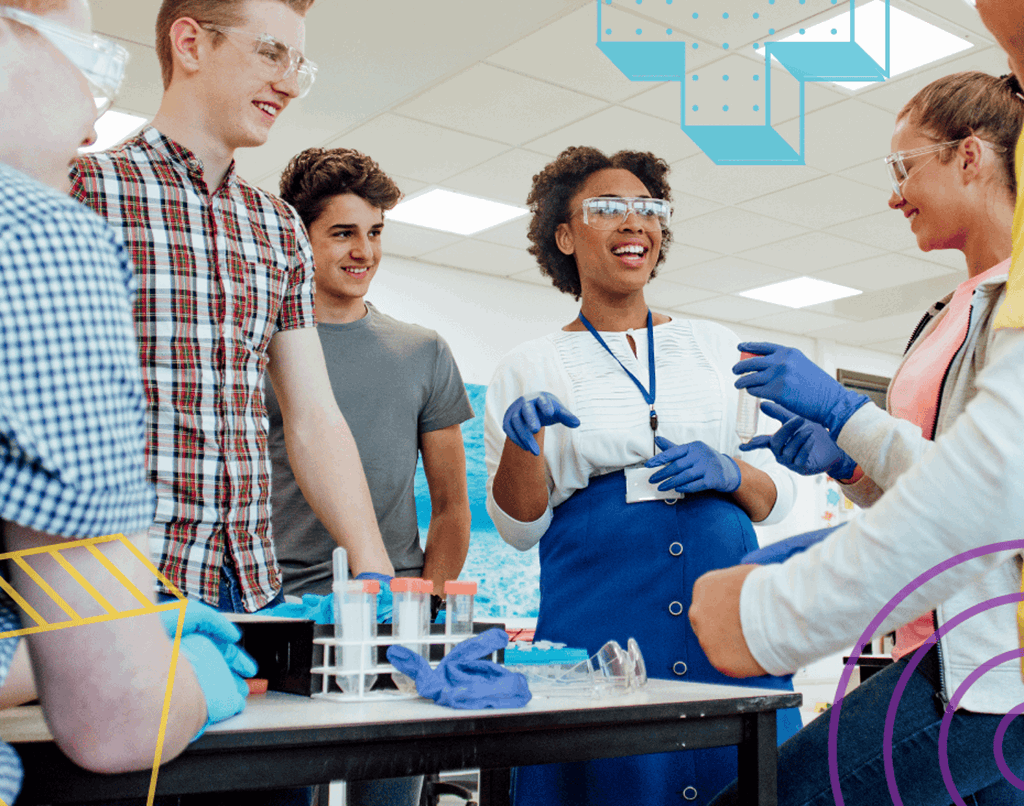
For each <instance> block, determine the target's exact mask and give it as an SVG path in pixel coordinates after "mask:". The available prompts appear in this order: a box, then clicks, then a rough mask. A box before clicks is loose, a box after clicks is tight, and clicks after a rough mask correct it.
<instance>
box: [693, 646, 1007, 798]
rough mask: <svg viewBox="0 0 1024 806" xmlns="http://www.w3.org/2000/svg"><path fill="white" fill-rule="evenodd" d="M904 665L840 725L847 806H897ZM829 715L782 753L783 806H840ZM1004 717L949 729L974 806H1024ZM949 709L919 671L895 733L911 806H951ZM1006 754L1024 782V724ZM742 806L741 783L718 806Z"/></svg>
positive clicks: (962, 716)
mask: <svg viewBox="0 0 1024 806" xmlns="http://www.w3.org/2000/svg"><path fill="white" fill-rule="evenodd" d="M908 662H909V658H904V659H902V660H900V661H898V662H897V663H894V664H893V665H892V666H889V667H887V668H886V669H884V670H883V671H881V672H878V673H877V674H874V675H872V676H871V677H870V678H869V679H868V680H866V681H865V682H864V683H862V684H861V685H860V686H858V687H857V688H856V689H854V690H853V691H851V692H850V693H849V694H848V695H847V696H846V697H845V698H844V699H843V702H842V708H841V710H840V717H839V734H838V753H837V756H838V761H837V764H838V769H839V777H840V785H841V789H842V797H843V803H844V804H845V806H889V804H891V803H893V802H894V801H893V800H892V798H891V797H890V795H889V787H888V784H887V783H886V777H885V760H884V753H883V739H882V737H883V731H884V727H885V717H886V712H887V710H888V707H889V701H890V699H891V697H892V693H893V690H894V689H895V687H896V684H897V682H898V681H899V678H900V674H901V673H902V672H903V669H904V668H905V667H906V665H907V663H908ZM830 719H831V711H826V712H825V713H824V714H822V715H821V716H819V717H818V718H817V719H815V720H814V721H813V722H811V723H810V724H809V725H807V727H805V728H804V729H803V730H801V731H800V732H799V733H797V734H796V735H795V736H793V738H791V739H790V740H789V741H788V742H786V743H785V744H783V745H782V746H781V747H780V748H779V806H833V805H834V804H835V803H836V800H835V798H834V797H833V794H832V785H831V782H830V776H829V754H828V733H829V721H830ZM1002 719H1003V716H1002V715H998V714H979V713H971V712H968V711H963V710H960V711H957V712H956V714H955V715H954V717H953V719H952V724H951V725H950V729H949V738H948V745H947V752H946V759H947V760H948V762H949V770H950V773H951V775H952V778H953V782H954V784H955V786H956V789H957V793H958V794H959V795H960V797H961V798H962V799H963V801H964V802H965V803H967V804H969V806H1017V804H1024V792H1022V791H1020V790H1018V789H1016V788H1015V787H1014V786H1012V785H1011V784H1010V783H1009V782H1007V781H1006V780H1004V777H1003V774H1002V772H1001V771H1000V770H999V768H998V766H997V765H996V760H995V756H994V753H993V749H992V742H993V738H994V736H995V733H996V730H997V728H998V726H999V723H1000V721H1002ZM941 722H942V707H941V705H940V703H939V702H938V700H937V698H936V689H935V686H934V685H933V684H932V683H931V682H930V681H929V680H928V679H927V677H926V676H925V675H922V674H921V673H919V672H917V671H915V672H914V673H913V674H912V675H911V676H910V682H909V683H908V684H907V687H906V689H905V690H904V692H903V696H902V697H901V698H900V705H899V708H898V709H897V711H896V722H895V726H894V729H893V740H892V748H893V749H892V759H893V771H894V775H895V780H896V786H897V789H898V791H899V795H900V798H901V799H902V801H903V803H904V806H949V804H950V803H952V802H953V799H952V798H951V797H950V795H949V792H948V791H947V790H946V786H945V783H944V782H943V779H942V773H941V769H940V766H939V746H938V739H939V727H940V724H941ZM1002 749H1003V753H1004V758H1005V760H1006V764H1007V766H1008V767H1009V768H1010V770H1012V771H1013V774H1014V775H1016V776H1017V777H1024V719H1021V718H1020V717H1018V718H1017V719H1015V720H1013V722H1012V723H1010V726H1009V729H1008V730H1007V731H1006V735H1005V736H1004V737H1003V742H1002ZM731 804H737V806H738V801H737V796H736V782H735V781H734V782H733V783H732V784H731V785H730V786H729V787H728V788H726V789H725V790H724V791H723V792H721V793H719V795H718V796H717V797H716V798H715V800H714V801H712V803H711V806H731Z"/></svg>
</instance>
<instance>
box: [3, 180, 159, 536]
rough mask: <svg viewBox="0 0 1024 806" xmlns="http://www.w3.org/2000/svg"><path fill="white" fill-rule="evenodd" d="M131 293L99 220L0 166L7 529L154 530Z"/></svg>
mask: <svg viewBox="0 0 1024 806" xmlns="http://www.w3.org/2000/svg"><path fill="white" fill-rule="evenodd" d="M133 283H134V279H133V274H132V271H131V268H130V266H129V265H128V260H127V253H126V252H125V250H124V247H123V246H122V245H121V242H120V240H119V239H118V236H117V235H116V234H115V233H114V231H113V230H112V229H110V228H109V227H108V226H107V225H106V223H105V222H104V221H103V220H102V219H101V218H99V217H98V216H97V215H96V214H95V213H93V212H92V211H90V210H88V209H87V208H85V207H84V206H83V205H80V204H78V203H76V202H74V201H72V200H71V199H68V198H67V197H65V196H63V195H61V194H60V193H57V192H56V191H54V190H51V189H49V188H47V187H45V186H44V185H42V184H40V183H38V182H36V181H34V180H32V179H30V178H29V177H27V176H25V175H24V174H21V173H19V172H17V171H14V170H12V169H10V168H8V167H6V166H3V165H0V519H2V520H5V521H13V522H16V523H19V524H21V525H23V526H28V527H30V528H32V529H37V530H39V531H41V532H47V533H49V534H54V535H60V536H61V537H67V538H85V537H100V536H103V535H108V534H116V533H122V534H125V535H128V534H132V533H135V532H139V531H141V530H143V529H145V528H147V527H148V526H149V525H150V524H151V523H152V521H153V512H154V508H155V498H154V494H153V491H152V488H151V487H150V485H149V483H148V481H147V479H146V471H145V464H144V447H143V446H144V443H143V440H144V436H143V435H144V430H143V429H144V424H143V417H144V414H143V402H142V400H143V398H142V377H141V372H140V369H139V357H138V352H137V347H136V341H135V328H134V325H133V322H132V294H133V292H134V286H133Z"/></svg>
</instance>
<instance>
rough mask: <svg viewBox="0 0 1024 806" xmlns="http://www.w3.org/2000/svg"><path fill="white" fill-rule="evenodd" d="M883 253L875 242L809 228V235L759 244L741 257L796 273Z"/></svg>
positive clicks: (812, 270) (827, 267)
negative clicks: (851, 239)
mask: <svg viewBox="0 0 1024 806" xmlns="http://www.w3.org/2000/svg"><path fill="white" fill-rule="evenodd" d="M882 254H885V253H884V252H883V251H882V250H881V249H876V248H875V247H873V246H867V245H866V244H862V243H857V242H856V241H850V240H847V239H846V238H839V237H837V236H835V235H827V234H825V233H823V232H808V233H807V234H806V235H798V236H797V237H795V238H788V239H787V240H785V241H778V242H776V243H773V244H771V245H769V246H759V247H758V248H756V249H750V250H749V251H746V252H740V253H739V255H738V257H744V258H749V259H750V260H753V261H756V262H758V263H767V264H769V265H771V266H776V267H778V268H780V269H787V270H789V271H792V272H794V273H795V274H814V273H816V272H820V271H823V270H824V269H830V268H832V267H833V266H839V265H842V264H843V263H850V262H852V261H854V260H864V259H865V258H869V257H875V256H876V255H882Z"/></svg>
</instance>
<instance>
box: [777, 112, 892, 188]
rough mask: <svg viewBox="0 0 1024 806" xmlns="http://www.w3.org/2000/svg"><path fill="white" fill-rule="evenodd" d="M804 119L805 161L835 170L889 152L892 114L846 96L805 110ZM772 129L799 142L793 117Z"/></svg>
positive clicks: (790, 139)
mask: <svg viewBox="0 0 1024 806" xmlns="http://www.w3.org/2000/svg"><path fill="white" fill-rule="evenodd" d="M804 121H805V147H806V148H805V153H806V158H807V164H808V165H810V166H812V167H814V168H819V169H821V170H823V171H827V172H829V173H838V172H839V171H842V170H843V169H845V168H850V167H852V166H854V165H860V164H862V163H865V162H867V161H868V160H871V159H879V158H881V157H884V156H885V155H886V154H887V153H889V140H890V139H891V137H892V129H893V126H894V125H895V124H896V116H895V115H894V114H893V113H891V112H886V111H885V110H882V109H879V108H878V107H876V106H871V105H869V104H866V103H861V102H860V101H855V100H852V99H850V100H846V101H841V102H840V103H838V104H833V105H832V106H827V107H825V108H824V109H819V110H818V111H817V112H809V113H808V114H807V115H806V116H805V118H804ZM776 131H778V132H779V134H781V135H782V136H783V137H785V138H786V139H787V141H788V142H791V143H793V142H796V143H798V142H799V141H798V135H799V122H798V121H796V120H792V121H789V122H788V123H783V124H782V125H780V126H777V127H776ZM882 132H884V133H885V134H884V135H882V134H881V133H882Z"/></svg>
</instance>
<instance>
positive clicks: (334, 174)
mask: <svg viewBox="0 0 1024 806" xmlns="http://www.w3.org/2000/svg"><path fill="white" fill-rule="evenodd" d="M343 193H355V194H356V195H357V196H359V197H360V198H362V199H365V200H366V201H367V202H369V203H370V204H371V205H373V206H374V207H376V208H378V209H380V210H390V209H391V208H392V207H394V206H395V205H396V204H398V201H399V199H401V198H402V191H401V190H399V189H398V185H396V184H395V183H394V181H393V180H392V179H391V177H390V176H388V175H387V174H386V173H384V171H382V170H381V169H380V166H379V165H377V163H376V162H374V161H373V160H372V159H370V158H369V157H368V156H366V155H365V154H363V153H361V152H359V151H355V150H353V149H351V148H307V149H306V150H305V151H303V152H302V153H301V154H297V155H296V156H294V157H292V159H291V162H289V163H288V167H287V168H285V169H284V173H283V174H281V198H282V199H284V200H285V201H286V202H288V204H290V205H291V206H292V207H294V208H295V209H296V210H297V211H298V213H299V217H300V218H301V219H302V223H303V224H305V225H306V229H309V228H310V227H311V226H312V225H313V222H314V221H316V220H317V219H318V218H319V217H320V214H321V213H322V212H323V211H324V207H326V206H327V203H328V202H329V201H330V200H331V198H332V197H334V196H340V195H342V194H343Z"/></svg>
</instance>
